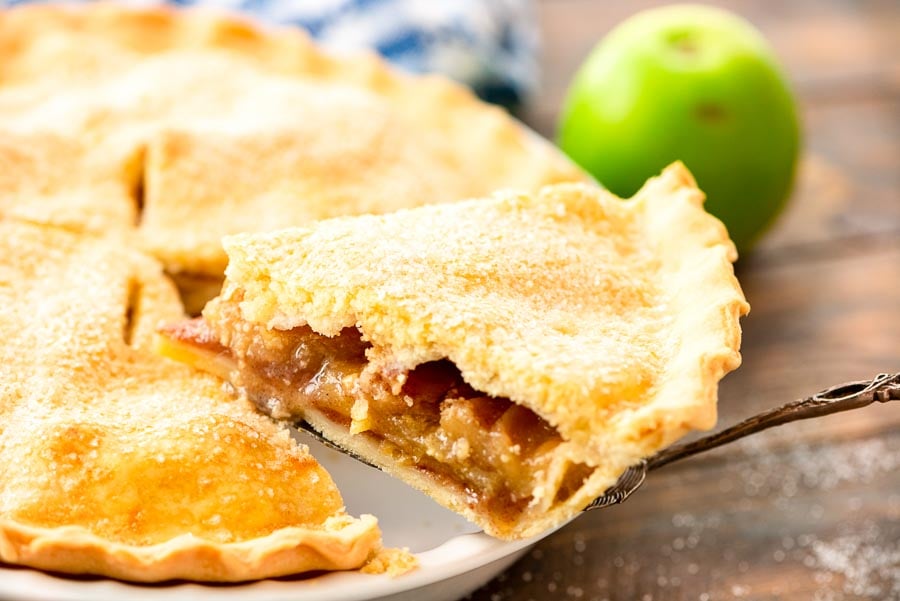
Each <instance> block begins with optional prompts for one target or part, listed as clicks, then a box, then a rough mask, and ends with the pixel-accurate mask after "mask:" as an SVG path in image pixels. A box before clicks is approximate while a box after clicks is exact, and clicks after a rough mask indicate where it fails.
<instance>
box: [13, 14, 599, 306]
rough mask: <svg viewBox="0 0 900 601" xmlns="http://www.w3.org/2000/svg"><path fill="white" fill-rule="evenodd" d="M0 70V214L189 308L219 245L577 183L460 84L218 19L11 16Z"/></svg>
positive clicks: (206, 287) (551, 154) (218, 274)
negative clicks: (49, 230)
mask: <svg viewBox="0 0 900 601" xmlns="http://www.w3.org/2000/svg"><path fill="white" fill-rule="evenodd" d="M0 57H2V68H0V166H2V169H0V216H6V217H13V218H17V219H23V220H27V221H31V222H36V223H48V224H54V225H59V226H63V227H66V228H69V229H77V230H82V231H89V232H94V233H103V234H108V233H109V232H111V231H115V230H118V231H121V232H123V233H124V234H125V236H127V237H128V238H130V239H132V240H139V241H140V243H141V245H142V246H143V248H145V249H146V250H148V251H149V252H150V253H152V254H153V255H154V256H156V257H157V258H158V259H160V260H161V261H162V262H163V263H164V264H165V266H166V268H167V270H168V271H169V272H170V273H172V274H175V275H176V276H177V279H178V283H179V285H180V286H181V287H182V288H183V289H184V290H185V291H186V293H187V296H188V299H190V300H191V304H194V305H197V304H199V308H202V306H203V302H204V301H205V300H208V298H211V296H214V295H215V294H216V293H218V290H219V286H220V284H221V278H222V272H223V270H224V267H225V262H226V259H225V254H224V252H223V251H222V248H221V244H220V240H221V237H222V236H223V235H225V234H231V233H237V232H248V231H263V230H271V229H277V228H283V227H287V226H294V225H305V224H307V223H310V222H311V221H313V220H316V219H321V218H326V217H334V216H340V215H347V214H357V213H385V212H389V211H393V210H396V209H399V208H404V207H411V206H416V205H420V204H426V203H436V202H449V201H456V200H460V199H463V198H467V197H473V196H482V195H486V194H489V193H491V192H493V191H494V190H496V189H499V188H506V187H513V188H519V189H525V190H531V189H536V188H538V187H540V186H542V185H544V184H550V183H555V182H563V181H583V180H586V179H587V177H586V176H585V175H584V173H583V172H582V171H581V170H579V169H578V168H576V167H575V166H574V165H573V164H572V163H571V162H570V161H568V160H567V159H566V158H565V157H564V156H563V155H562V154H561V153H560V152H559V151H557V150H556V149H555V148H554V147H553V146H552V145H550V144H549V143H547V142H546V141H544V140H542V139H541V138H539V137H538V136H536V135H533V134H532V133H530V132H529V131H528V130H526V129H525V128H524V127H523V126H522V125H521V124H519V123H518V122H517V121H515V120H514V119H512V118H510V117H509V116H508V115H507V114H506V113H505V111H503V110H502V109H500V108H497V107H492V106H489V105H487V104H485V103H483V102H481V101H479V100H478V99H477V98H476V97H475V96H474V95H473V94H472V93H470V92H469V91H467V90H466V89H465V88H463V87H462V86H460V85H457V84H455V83H452V82H450V81H448V80H446V79H444V78H441V77H434V76H431V77H422V76H412V75H405V74H402V73H400V72H398V71H395V70H393V69H391V68H390V67H388V66H387V65H386V64H385V63H383V62H382V61H381V60H379V59H377V58H375V57H374V56H368V55H362V56H351V57H343V58H339V57H335V56H331V55H329V54H326V53H323V52H322V51H320V50H319V49H317V48H316V47H315V46H314V45H313V44H312V43H311V42H310V41H309V39H308V38H307V37H306V36H305V35H304V34H303V33H301V32H300V31H298V30H294V29H276V28H270V29H263V28H261V27H259V26H255V25H253V24H251V23H250V22H248V21H246V20H242V19H240V18H238V17H234V16H226V15H224V14H218V13H214V12H209V11H204V10H197V9H195V10H184V11H179V10H176V9H173V8H166V7H159V6H157V7H149V8H126V7H122V6H117V5H115V4H104V3H99V4H89V5H80V6H79V5H76V6H63V5H28V6H23V7H17V8H14V9H10V10H7V11H4V12H2V13H0ZM210 292H211V293H212V294H210Z"/></svg>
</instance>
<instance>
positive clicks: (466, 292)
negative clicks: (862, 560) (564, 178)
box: [205, 164, 748, 535]
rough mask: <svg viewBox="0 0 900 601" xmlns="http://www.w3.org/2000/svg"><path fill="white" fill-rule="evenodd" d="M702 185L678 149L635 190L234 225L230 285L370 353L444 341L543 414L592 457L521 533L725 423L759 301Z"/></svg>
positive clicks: (260, 318) (419, 348)
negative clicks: (566, 492) (725, 402)
mask: <svg viewBox="0 0 900 601" xmlns="http://www.w3.org/2000/svg"><path fill="white" fill-rule="evenodd" d="M702 202H703V195H702V193H701V192H700V191H699V190H697V188H696V186H695V184H694V181H693V179H692V177H691V176H690V174H689V173H688V172H687V170H686V169H685V168H684V167H683V166H682V165H680V164H675V165H672V166H671V167H669V168H668V169H666V170H665V171H664V173H663V174H662V175H661V176H660V177H658V178H655V179H653V180H651V181H650V182H648V184H647V185H646V186H645V187H644V188H643V189H642V190H641V191H640V192H638V194H637V195H636V196H635V197H634V198H632V199H630V200H627V201H622V200H620V199H617V198H615V197H613V196H611V195H609V194H606V193H603V192H600V191H598V190H596V189H594V188H591V187H588V186H583V185H576V184H564V185H559V186H555V187H548V188H546V189H544V190H543V191H541V192H540V193H539V194H536V195H533V196H530V195H526V194H514V193H503V194H498V195H495V197H494V198H493V199H490V200H480V201H471V202H463V203H455V204H449V205H442V206H434V207H424V208H419V209H413V210H409V211H401V212H398V213H394V214H391V215H387V216H381V217H379V216H363V217H355V218H342V219H334V220H329V221H325V222H320V223H318V224H316V225H314V226H311V227H309V228H305V229H299V228H298V229H290V230H284V231H280V232H273V233H267V234H256V235H252V234H243V235H237V236H233V237H230V238H227V239H226V240H225V248H226V251H227V253H228V255H229V258H230V263H229V266H228V269H227V271H226V284H225V288H224V290H223V295H222V297H221V299H222V300H221V301H220V302H228V301H229V299H230V298H241V299H243V300H242V301H241V303H240V306H241V309H242V311H243V315H244V317H245V318H246V319H247V320H249V321H252V322H255V323H261V324H266V325H267V326H268V327H271V328H278V329H290V328H294V327H298V326H302V325H307V324H308V325H309V326H311V327H312V328H313V329H314V330H316V331H318V332H320V333H322V334H325V335H334V334H336V333H338V332H339V331H340V330H341V329H342V328H346V327H357V328H359V329H360V331H361V332H362V333H363V335H364V337H366V338H367V339H368V340H369V341H371V343H372V345H373V348H372V349H371V350H370V352H369V354H368V356H369V361H370V365H369V368H368V369H372V370H384V369H385V368H389V369H390V370H392V371H393V372H395V373H396V372H398V371H403V370H409V369H412V368H414V367H415V366H417V365H419V364H421V363H425V362H428V361H435V360H439V359H444V358H447V359H449V360H451V361H452V362H453V363H454V364H455V365H456V366H457V367H458V368H459V370H460V371H461V373H462V376H463V378H464V379H465V380H466V382H468V383H469V384H470V385H471V386H472V387H474V388H475V389H476V390H479V391H483V392H486V393H488V394H491V395H493V396H497V397H506V398H509V399H511V400H512V401H514V402H516V403H519V404H521V405H524V406H526V407H528V408H530V409H532V410H533V411H534V412H536V413H537V414H538V415H540V416H541V417H543V418H544V419H546V420H547V421H548V422H549V423H550V424H551V425H553V426H554V427H556V428H557V429H558V430H559V432H560V433H561V434H562V436H563V437H564V438H565V439H566V440H568V441H570V442H572V443H574V444H575V445H576V446H577V448H578V449H579V456H578V457H575V458H574V459H576V460H578V461H583V462H586V463H588V464H590V465H591V466H594V467H595V468H596V469H595V470H594V472H593V475H592V476H590V479H589V482H587V483H586V484H585V485H584V486H583V487H582V489H580V490H579V491H578V492H577V493H576V494H575V495H573V497H572V498H571V499H569V500H567V501H566V503H565V507H556V508H555V509H554V510H553V511H549V512H548V514H547V519H546V520H544V521H543V523H539V524H522V525H520V527H521V529H520V531H518V532H515V533H514V535H526V534H532V533H535V532H537V531H540V530H542V529H545V528H547V527H550V526H551V525H553V524H556V523H559V521H560V520H561V519H563V518H564V517H567V516H571V515H573V514H574V513H575V512H576V511H577V510H579V509H580V508H581V507H583V506H584V505H586V504H587V502H588V501H589V500H590V496H591V495H597V494H599V493H601V492H602V491H603V490H604V489H605V488H606V487H607V486H609V485H610V484H612V483H613V482H614V481H615V478H616V477H617V476H618V474H619V473H621V471H623V470H624V469H625V468H626V467H627V466H628V465H630V464H632V463H634V462H635V461H637V460H638V459H639V458H641V457H645V456H647V455H650V454H652V453H653V452H654V451H656V450H658V449H659V448H661V447H663V446H666V445H668V444H670V443H671V442H672V441H673V440H675V439H676V438H678V437H679V436H681V435H683V434H684V433H685V432H687V431H688V430H689V429H691V428H709V427H711V426H712V425H713V423H714V421H715V414H716V407H715V406H716V390H717V383H718V380H719V379H720V378H721V377H722V375H724V373H726V372H727V371H730V370H732V369H734V368H736V367H737V366H738V364H739V362H740V355H739V353H738V348H739V344H740V326H739V323H738V318H739V316H740V315H743V314H744V313H746V311H747V309H748V306H747V303H746V301H745V300H744V297H743V295H742V293H741V290H740V287H739V285H738V283H737V280H736V279H735V277H734V273H733V270H732V267H731V262H732V261H733V260H734V259H735V258H736V252H735V249H734V245H733V244H732V243H731V241H730V240H729V239H728V236H727V233H726V231H725V228H724V226H722V224H721V223H720V222H719V221H718V220H716V219H715V218H713V217H711V216H710V215H708V214H707V213H705V212H704V211H703V210H702ZM216 307H217V304H216V303H213V304H212V305H211V306H210V307H208V310H207V311H206V312H205V315H206V317H207V318H208V319H209V320H210V321H212V322H215V320H216ZM320 425H321V424H320ZM328 433H329V434H330V435H332V436H335V437H342V435H341V434H340V433H339V432H338V431H332V432H328ZM341 442H343V443H345V444H349V445H351V446H352V445H354V444H356V442H355V440H354V439H353V438H352V437H344V438H343V439H342V440H341ZM360 444H362V443H360ZM382 459H383V461H382ZM379 462H381V463H384V462H389V458H379ZM397 471H398V472H399V471H402V470H397ZM398 475H400V476H401V477H404V478H405V479H407V480H408V481H412V483H413V484H415V485H418V486H420V487H421V488H425V489H426V490H429V491H430V492H431V493H432V494H435V495H437V496H442V497H444V498H442V499H440V500H442V501H443V502H445V503H446V504H448V505H450V506H453V507H454V508H456V509H457V510H459V509H460V508H461V505H464V499H463V498H462V497H461V496H459V497H458V498H457V499H456V500H453V499H448V498H446V497H447V495H448V494H449V495H451V496H453V493H447V492H446V491H436V490H434V489H433V488H434V486H433V483H431V484H428V483H427V482H424V480H425V479H423V478H422V477H421V476H415V475H413V474H409V473H406V474H404V473H398Z"/></svg>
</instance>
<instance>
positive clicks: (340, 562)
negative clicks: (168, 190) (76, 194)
mask: <svg viewBox="0 0 900 601" xmlns="http://www.w3.org/2000/svg"><path fill="white" fill-rule="evenodd" d="M181 315H182V311H181V305H180V303H179V301H178V297H177V293H176V291H175V289H174V287H173V286H172V284H171V282H170V281H169V280H168V278H166V277H165V276H164V274H163V273H162V268H161V266H160V265H159V264H158V263H157V262H156V261H155V260H153V259H151V258H149V257H146V256H144V255H142V254H140V253H139V252H136V251H131V250H128V249H124V248H122V247H121V246H120V245H118V244H114V243H111V242H110V241H106V240H101V239H96V238H90V237H86V236H79V235H75V234H72V233H67V232H64V231H62V230H60V229H57V228H47V227H36V226H32V225H28V224H24V223H14V222H9V221H2V220H0V338H2V340H3V344H0V562H5V563H10V564H19V565H25V566H31V567H35V568H41V569H45V570H51V571H56V572H67V573H76V574H81V573H86V574H100V575H105V576H111V577H114V578H119V579H124V580H132V581H142V582H155V581H163V580H170V579H188V580H200V581H243V580H252V579H259V578H266V577H270V576H279V575H284V574H293V573H297V572H305V571H308V570H336V569H354V568H358V567H360V566H361V565H363V564H364V563H365V562H366V561H367V560H369V559H370V557H372V556H373V555H374V554H375V553H376V552H378V551H379V548H380V541H381V537H380V533H379V530H378V526H377V523H376V521H375V519H374V518H373V517H371V516H363V517H361V518H359V519H356V518H353V517H350V516H349V515H347V514H346V513H345V512H344V509H343V502H342V500H341V496H340V493H339V492H338V491H337V489H336V488H335V486H334V483H333V482H332V480H331V478H330V476H329V475H328V474H327V473H326V472H325V470H324V469H323V468H322V467H321V466H320V465H319V464H318V463H317V462H316V460H315V459H314V458H313V457H312V456H310V455H309V452H308V450H307V449H306V447H303V446H301V445H298V444H297V443H295V442H294V440H293V439H292V438H291V437H290V434H289V432H288V430H287V428H285V427H284V426H282V425H278V424H276V423H275V422H273V421H272V420H271V419H270V418H268V417H265V416H263V415H261V414H260V413H259V412H258V411H256V410H255V409H254V408H253V407H252V406H251V405H250V404H249V403H247V402H246V401H245V400H243V399H239V398H235V397H234V396H233V395H230V394H228V393H227V392H226V391H225V390H223V388H222V383H221V382H220V381H219V380H217V379H216V378H214V377H212V376H209V375H206V374H202V373H197V372H196V371H195V370H192V369H190V368H188V367H187V366H184V365H179V364H177V363H174V362H171V361H168V360H166V359H163V358H161V357H158V356H156V355H154V354H153V353H152V352H151V351H150V350H149V347H150V346H151V341H152V337H153V332H154V330H155V328H156V325H157V324H158V323H159V321H160V320H172V319H177V318H178V317H179V316H181Z"/></svg>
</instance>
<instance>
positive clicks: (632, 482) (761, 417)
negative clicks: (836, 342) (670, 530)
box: [585, 373, 900, 511]
mask: <svg viewBox="0 0 900 601" xmlns="http://www.w3.org/2000/svg"><path fill="white" fill-rule="evenodd" d="M898 400H900V373H896V374H878V375H877V376H875V377H874V378H872V379H871V380H862V381H859V382H848V383H846V384H838V385H837V386H832V387H831V388H828V389H826V390H823V391H821V392H818V393H816V394H814V395H812V396H810V397H807V398H805V399H800V400H797V401H793V402H791V403H788V404H786V405H782V406H781V407H776V408H775V409H769V410H768V411H763V412H762V413H759V414H757V415H754V416H753V417H749V418H747V419H745V420H744V421H742V422H740V423H738V424H735V425H734V426H731V427H730V428H725V429H724V430H722V431H721V432H717V433H715V434H710V435H709V436H704V437H703V438H700V439H697V440H695V441H693V442H689V443H686V444H682V445H676V446H673V447H669V448H668V449H663V450H662V451H660V452H659V453H657V454H656V455H653V456H652V457H649V458H647V459H645V460H643V461H641V462H640V463H638V464H636V465H633V466H631V467H630V468H628V469H627V470H625V472H624V473H623V474H622V475H621V476H620V477H619V480H618V481H617V482H616V483H615V484H614V485H613V486H611V487H610V488H609V489H608V490H607V491H606V492H605V493H604V494H603V496H600V497H598V498H596V499H595V500H594V501H593V502H592V503H591V504H590V505H588V506H587V507H586V508H585V511H588V510H591V509H597V508H599V507H607V506H609V505H615V504H617V503H621V502H622V501H624V500H625V499H627V498H628V496H629V495H630V494H631V493H632V492H634V491H635V490H636V489H637V488H638V487H639V486H640V485H641V484H642V483H643V482H644V478H645V477H646V476H647V472H649V471H650V470H652V469H656V468H658V467H661V466H663V465H666V464H668V463H672V462H673V461H677V460H679V459H684V458H685V457H690V456H691V455H696V454H697V453H702V452H704V451H709V450H710V449H714V448H716V447H720V446H722V445H724V444H728V443H729V442H734V441H735V440H737V439H739V438H743V437H745V436H749V435H750V434H755V433H757V432H761V431H763V430H768V429H769V428H774V427H775V426H780V425H782V424H787V423H790V422H794V421H798V420H801V419H811V418H814V417H822V416H825V415H830V414H832V413H839V412H841V411H849V410H851V409H859V408H861V407H866V406H868V405H871V404H872V403H876V402H877V403H886V402H888V401H898Z"/></svg>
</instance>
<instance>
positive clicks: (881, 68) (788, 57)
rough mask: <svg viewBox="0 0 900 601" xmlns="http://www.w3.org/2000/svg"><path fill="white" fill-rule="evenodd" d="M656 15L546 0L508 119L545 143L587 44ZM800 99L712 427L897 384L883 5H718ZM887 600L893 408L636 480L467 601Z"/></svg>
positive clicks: (894, 147)
mask: <svg viewBox="0 0 900 601" xmlns="http://www.w3.org/2000/svg"><path fill="white" fill-rule="evenodd" d="M656 4H660V3H659V2H649V1H643V0H642V1H639V2H627V3H626V2H620V3H614V2H593V1H588V0H545V1H544V2H542V3H540V5H539V10H540V17H541V21H542V26H543V28H544V51H543V60H544V65H543V70H544V87H543V90H542V92H541V94H540V96H539V98H537V99H536V102H535V103H534V104H533V106H532V107H530V109H529V110H528V111H527V112H526V115H525V120H526V121H527V122H528V123H530V124H531V125H532V126H533V127H534V128H535V129H537V130H538V131H539V132H541V133H543V134H544V135H546V136H548V137H551V138H552V136H553V133H554V130H555V120H556V116H557V111H558V108H559V106H560V104H561V101H562V97H563V95H564V92H565V86H566V85H567V83H568V81H569V80H570V78H571V76H572V74H573V73H574V71H575V69H576V68H577V66H578V64H579V63H580V61H581V60H582V59H583V58H584V57H585V56H586V55H587V53H588V52H589V50H590V49H591V47H592V46H593V45H594V43H596V41H597V40H598V39H599V38H600V37H601V36H603V35H604V34H605V33H606V32H607V31H609V30H610V29H611V28H612V27H613V26H614V25H615V24H616V23H618V22H620V21H621V20H622V19H624V18H626V17H627V16H629V15H630V14H632V13H634V12H636V11H637V10H640V9H641V8H646V7H649V6H652V5H656ZM718 4H722V5H724V6H727V7H728V8H730V9H732V10H735V11H736V12H738V13H740V14H742V15H744V16H745V17H747V18H748V19H750V20H751V21H752V22H753V23H754V24H756V25H757V26H758V27H759V28H760V29H761V30H762V31H763V33H764V34H765V35H766V36H767V37H768V38H769V40H770V41H771V43H772V45H773V46H774V48H775V50H776V52H777V53H778V54H779V56H780V57H781V59H782V61H783V62H784V64H785V66H786V68H787V71H788V74H789V76H790V79H791V80H792V83H793V86H794V88H795V90H796V92H797V94H798V96H799V98H800V102H801V105H802V112H803V121H804V129H805V151H804V154H803V158H802V164H801V168H800V172H799V178H798V181H797V185H796V189H795V191H794V195H793V199H792V201H791V204H790V206H789V209H788V210H787V212H786V214H784V215H783V216H782V218H781V220H780V221H779V222H778V224H777V225H776V227H775V228H774V229H773V230H772V231H771V232H770V233H769V234H768V235H767V236H766V238H765V239H764V240H763V241H762V243H761V244H760V245H759V247H758V248H757V250H755V251H754V252H753V253H752V254H751V255H749V256H746V257H744V258H742V259H741V260H740V262H739V264H738V266H737V274H738V277H739V279H740V281H741V283H742V285H743V287H744V291H745V293H746V295H747V298H748V300H749V301H750V304H751V305H752V310H751V314H750V316H749V317H747V318H746V319H745V320H744V322H743V326H744V342H743V357H744V365H743V366H742V367H741V368H740V369H739V370H738V371H737V372H735V373H733V374H732V375H730V376H728V377H727V378H726V379H725V381H724V382H723V384H722V386H721V389H720V401H719V407H720V420H719V423H720V424H721V425H728V424H731V423H734V422H736V421H738V420H740V419H743V418H744V417H747V416H749V415H751V414H753V413H756V412H758V411H760V410H763V409H765V408H769V407H774V406H776V405H780V404H782V403H784V402H786V401H789V400H792V399H795V398H799V397H802V396H807V395H809V394H812V393H814V392H816V391H818V390H820V389H822V388H825V387H827V386H830V385H832V384H837V383H840V382H844V381H848V380H859V379H868V378H870V377H872V376H874V375H875V374H877V373H879V372H898V371H900V3H897V2H896V1H895V0H884V1H877V0H871V1H865V2H850V1H847V0H821V1H819V0H800V1H794V2H781V1H778V0H767V1H751V0H732V1H728V2H719V3H718ZM733 598H738V599H755V600H756V599H797V600H800V599H802V600H812V599H820V600H838V599H883V600H887V599H900V404H897V403H894V404H889V405H880V406H872V407H868V408H866V409H862V410H858V411H855V412H851V413H845V414H839V415H835V416H831V417H828V418H824V419H818V420H815V421H813V422H804V423H799V424H791V425H788V426H785V427H782V428H780V429H777V430H774V431H769V432H767V433H763V434H761V435H758V436H756V437H753V438H750V439H747V441H746V442H743V443H736V444H735V445H732V446H727V447H724V448H722V449H721V450H719V451H716V452H713V453H711V454H709V455H702V456H699V457H696V458H694V459H690V460H686V461H685V462H683V463H678V464H674V465H672V466H669V467H666V468H663V469H662V470H660V471H659V472H655V473H653V474H652V475H651V476H650V478H648V480H647V483H646V484H645V485H644V487H643V488H642V489H641V490H640V491H639V492H638V493H637V494H636V495H635V496H634V497H632V498H631V499H630V500H628V502H627V503H625V504H624V505H620V506H617V507H613V508H610V509H605V510H599V511H596V512H593V513H590V514H585V515H583V516H581V517H580V518H579V519H578V520H576V521H575V522H573V523H572V524H570V525H569V526H567V527H566V528H564V529H562V530H561V531H559V532H557V533H556V534H554V535H552V536H550V537H549V538H547V539H545V540H544V541H543V542H541V543H540V544H538V545H537V546H536V547H535V548H534V550H533V551H532V552H531V553H530V554H528V555H526V556H525V558H523V559H522V560H521V561H519V562H518V563H517V564H516V565H515V566H514V567H513V568H511V569H510V570H509V571H507V572H506V573H505V574H503V575H502V576H500V577H499V578H498V579H496V580H494V581H493V582H491V583H490V584H488V585H487V586H486V587H484V588H483V589H481V590H480V591H478V592H476V593H475V594H473V595H472V597H471V599H473V600H477V601H488V600H490V601H513V600H519V599H521V600H528V599H534V600H535V601H543V600H547V601H552V600H556V599H566V600H572V599H574V600H578V599H584V600H600V599H609V600H610V601H613V600H637V601H641V600H646V601H650V600H653V601H662V600H667V599H699V600H709V601H712V600H716V599H733Z"/></svg>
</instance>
